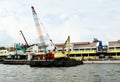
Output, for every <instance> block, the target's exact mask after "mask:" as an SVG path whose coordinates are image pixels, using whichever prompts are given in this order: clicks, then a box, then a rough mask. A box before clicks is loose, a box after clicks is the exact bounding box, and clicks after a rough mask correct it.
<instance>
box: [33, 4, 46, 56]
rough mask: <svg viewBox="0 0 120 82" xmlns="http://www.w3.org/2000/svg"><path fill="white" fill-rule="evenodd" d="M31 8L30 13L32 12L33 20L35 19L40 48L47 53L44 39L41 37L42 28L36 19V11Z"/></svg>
mask: <svg viewBox="0 0 120 82" xmlns="http://www.w3.org/2000/svg"><path fill="white" fill-rule="evenodd" d="M31 8H32V14H33V18H34V21H35V25H36V29H37V32H38V36H39V39H40V42H41V44H42V48H43V49H44V52H45V54H47V50H46V43H45V41H44V37H43V34H42V29H41V26H40V23H39V20H38V16H37V13H36V11H35V9H34V7H33V6H32V7H31Z"/></svg>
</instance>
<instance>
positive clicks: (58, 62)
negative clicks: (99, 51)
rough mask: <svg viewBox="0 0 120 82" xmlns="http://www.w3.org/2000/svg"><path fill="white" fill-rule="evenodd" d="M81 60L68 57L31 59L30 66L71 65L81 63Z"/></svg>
mask: <svg viewBox="0 0 120 82" xmlns="http://www.w3.org/2000/svg"><path fill="white" fill-rule="evenodd" d="M82 64H83V62H82V61H77V60H74V59H69V58H56V59H53V60H32V61H30V66H31V67H71V66H77V65H82Z"/></svg>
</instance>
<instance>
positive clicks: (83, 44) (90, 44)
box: [55, 42, 97, 48]
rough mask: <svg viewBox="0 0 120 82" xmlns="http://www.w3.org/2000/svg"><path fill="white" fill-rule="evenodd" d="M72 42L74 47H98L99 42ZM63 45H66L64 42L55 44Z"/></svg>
mask: <svg viewBox="0 0 120 82" xmlns="http://www.w3.org/2000/svg"><path fill="white" fill-rule="evenodd" d="M71 44H73V46H74V48H75V47H77V48H78V47H79V48H83V47H96V45H97V42H74V43H71ZM63 45H64V44H63V43H61V44H55V46H57V47H62V46H63Z"/></svg>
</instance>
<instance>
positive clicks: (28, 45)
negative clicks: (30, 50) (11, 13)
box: [20, 30, 29, 47]
mask: <svg viewBox="0 0 120 82" xmlns="http://www.w3.org/2000/svg"><path fill="white" fill-rule="evenodd" d="M20 33H21V34H22V36H23V39H24V41H25V43H26V46H27V47H28V46H29V45H28V42H27V40H26V38H25V36H24V34H23V32H22V31H21V30H20Z"/></svg>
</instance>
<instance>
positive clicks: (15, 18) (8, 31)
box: [0, 0, 120, 46]
mask: <svg viewBox="0 0 120 82" xmlns="http://www.w3.org/2000/svg"><path fill="white" fill-rule="evenodd" d="M68 2H69V3H68ZM53 3H54V4H53ZM119 4H120V1H119V0H116V1H113V0H62V1H61V0H57V1H56V0H37V1H33V0H25V1H21V0H17V1H16V0H10V1H9V0H4V1H0V17H1V18H0V26H1V27H0V32H1V33H0V38H4V39H3V40H0V44H2V45H5V46H6V45H8V44H9V43H10V44H11V43H15V42H21V43H24V40H23V38H22V37H21V35H20V32H19V30H22V31H23V33H24V35H25V37H26V39H27V40H28V42H29V43H30V44H32V43H38V42H40V41H39V38H38V34H37V31H36V26H35V24H34V20H33V17H32V12H31V8H30V7H31V6H34V7H35V10H36V12H37V14H38V17H39V18H40V19H41V21H42V24H43V25H44V28H45V29H46V31H47V33H48V34H49V35H50V38H51V39H53V42H55V43H63V42H64V41H65V40H66V39H67V36H69V35H70V36H71V42H78V41H91V40H92V39H93V38H98V39H100V40H103V41H109V40H118V39H119V29H120V28H119V27H120V23H119V22H120V11H119V9H120V6H119ZM40 23H41V22H40ZM42 28H43V27H42ZM4 31H5V32H4ZM3 35H4V36H3ZM43 35H44V37H45V40H46V39H47V38H48V37H47V36H46V35H45V32H44V31H43ZM7 40H9V42H8V41H7Z"/></svg>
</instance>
